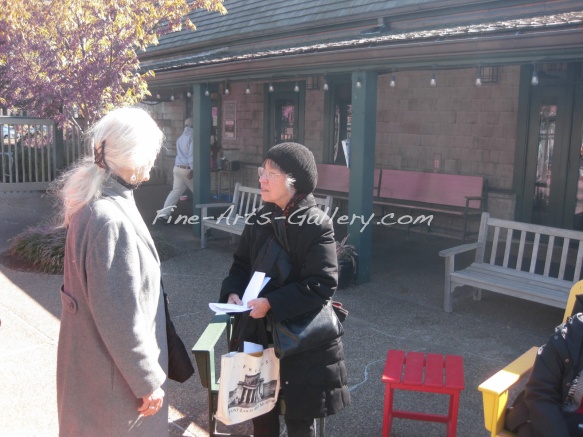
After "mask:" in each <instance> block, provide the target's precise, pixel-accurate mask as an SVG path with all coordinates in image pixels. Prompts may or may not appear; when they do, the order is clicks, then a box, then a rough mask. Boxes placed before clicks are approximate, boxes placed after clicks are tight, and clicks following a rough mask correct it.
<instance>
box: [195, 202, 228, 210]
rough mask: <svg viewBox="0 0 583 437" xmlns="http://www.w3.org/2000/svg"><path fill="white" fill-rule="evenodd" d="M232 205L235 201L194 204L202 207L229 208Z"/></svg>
mask: <svg viewBox="0 0 583 437" xmlns="http://www.w3.org/2000/svg"><path fill="white" fill-rule="evenodd" d="M232 205H234V203H197V204H196V205H194V206H196V207H197V208H200V209H202V208H227V207H229V206H232Z"/></svg>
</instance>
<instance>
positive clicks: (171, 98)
mask: <svg viewBox="0 0 583 437" xmlns="http://www.w3.org/2000/svg"><path fill="white" fill-rule="evenodd" d="M170 101H171V102H173V101H174V88H172V94H170Z"/></svg>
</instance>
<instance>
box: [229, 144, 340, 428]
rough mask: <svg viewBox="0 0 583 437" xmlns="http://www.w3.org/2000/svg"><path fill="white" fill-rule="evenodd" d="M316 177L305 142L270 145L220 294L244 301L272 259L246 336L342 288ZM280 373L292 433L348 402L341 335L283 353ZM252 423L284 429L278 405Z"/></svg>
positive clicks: (253, 302) (311, 306) (253, 304)
mask: <svg viewBox="0 0 583 437" xmlns="http://www.w3.org/2000/svg"><path fill="white" fill-rule="evenodd" d="M317 182H318V172H317V169H316V162H315V160H314V155H313V154H312V152H311V151H310V150H309V149H308V148H306V147H305V146H302V145H301V144H297V143H281V144H278V145H276V146H274V147H272V148H271V149H270V150H269V151H268V153H267V156H266V159H265V162H264V163H263V166H262V167H259V183H260V184H261V197H262V199H263V202H264V204H263V206H262V207H261V208H259V210H258V211H256V214H255V215H253V216H251V217H250V218H248V220H247V225H246V226H245V230H244V232H243V235H242V237H241V241H240V243H239V246H238V248H237V250H236V252H235V254H234V261H233V265H232V266H231V269H230V271H229V276H227V278H225V280H224V281H223V284H222V288H221V296H220V301H221V302H228V303H235V304H239V305H240V304H241V303H242V302H241V298H242V296H243V293H244V291H245V288H246V286H247V284H248V283H249V280H250V278H251V276H252V274H253V272H254V271H265V270H264V269H263V267H264V266H265V265H266V263H267V265H270V267H269V271H267V272H266V274H267V276H269V277H271V280H270V281H269V283H268V284H267V285H266V286H265V288H264V289H263V290H262V291H261V293H260V295H259V297H258V298H257V299H254V300H251V301H250V302H249V303H248V306H249V307H251V308H252V310H251V312H250V316H251V318H250V319H249V322H253V323H248V324H247V327H246V330H245V334H243V337H244V338H241V339H240V340H245V341H254V340H255V341H256V336H255V328H256V326H257V325H256V324H257V323H266V316H267V315H269V316H270V318H272V319H274V320H276V321H283V320H287V319H293V318H294V317H298V316H301V315H303V314H305V313H307V312H310V311H313V310H315V309H317V308H319V307H322V305H324V304H325V303H326V301H327V300H329V299H331V298H332V295H333V294H334V291H335V290H336V286H337V281H338V265H337V261H336V243H335V240H334V229H333V226H332V223H331V220H329V219H328V217H327V216H326V214H325V213H324V212H323V211H321V210H320V209H319V208H318V207H317V206H316V202H315V200H314V197H313V195H312V194H311V193H312V191H314V188H315V187H316V183H317ZM274 242H276V243H275V244H276V245H277V244H278V245H279V246H281V250H280V251H279V252H277V254H276V255H275V257H276V261H275V262H273V260H272V259H271V260H267V259H266V258H270V257H273V251H272V248H273V246H270V243H271V244H274ZM268 246H269V247H268ZM279 246H278V247H279ZM266 252H268V255H267V256H264V255H265V254H266ZM280 379H281V392H282V393H283V396H284V400H285V412H284V416H285V422H286V426H287V430H288V435H289V436H290V437H304V436H306V437H309V436H314V435H315V430H314V419H315V418H320V417H325V416H329V415H332V414H336V413H338V412H339V411H340V410H342V409H343V408H344V407H345V406H347V405H348V404H349V403H350V394H349V392H348V387H347V374H346V366H345V364H344V350H343V346H342V339H341V338H337V339H335V340H333V341H331V342H329V343H326V344H324V345H322V346H319V347H317V348H314V349H310V350H309V351H305V352H299V353H297V354H295V355H291V356H289V357H285V358H283V359H282V360H281V362H280ZM253 426H254V436H255V437H277V436H279V410H278V409H277V408H276V409H274V410H272V411H271V412H269V413H267V414H265V415H263V416H260V417H258V418H256V419H253Z"/></svg>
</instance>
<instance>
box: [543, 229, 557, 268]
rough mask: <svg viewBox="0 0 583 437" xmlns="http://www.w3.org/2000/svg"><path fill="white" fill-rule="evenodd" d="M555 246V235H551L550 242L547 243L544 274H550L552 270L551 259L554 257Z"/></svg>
mask: <svg viewBox="0 0 583 437" xmlns="http://www.w3.org/2000/svg"><path fill="white" fill-rule="evenodd" d="M554 247H555V236H554V235H551V236H550V237H549V242H548V243H547V256H546V258H545V270H544V275H545V276H549V272H550V271H551V260H552V259H553V249H554Z"/></svg>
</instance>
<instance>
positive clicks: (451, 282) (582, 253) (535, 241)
mask: <svg viewBox="0 0 583 437" xmlns="http://www.w3.org/2000/svg"><path fill="white" fill-rule="evenodd" d="M582 243H583V232H578V231H572V230H567V229H559V228H551V227H548V226H540V225H534V224H529V223H521V222H515V221H510V220H501V219H496V218H492V217H490V214H488V213H486V212H485V213H483V214H482V218H481V222H480V231H479V235H478V241H477V242H475V243H471V244H464V245H461V246H457V247H453V248H451V249H446V250H442V251H441V252H439V255H440V256H442V257H444V258H445V290H444V300H443V303H444V309H445V311H446V312H451V311H452V310H453V303H452V295H453V292H454V290H455V289H456V288H457V287H459V286H462V285H469V286H471V287H475V288H476V289H477V291H476V292H475V294H474V299H476V300H479V299H480V297H481V290H490V291H493V292H496V293H502V294H506V295H508V296H514V297H519V298H521V299H526V300H530V301H533V302H539V303H542V304H545V305H551V306H555V307H558V308H564V307H565V304H566V303H567V297H568V294H569V290H570V288H571V287H572V286H573V284H574V283H575V282H577V281H578V280H579V279H580V278H581V264H582V260H583V244H582ZM571 245H573V246H575V249H573V248H572V247H571ZM499 246H502V250H500V251H499ZM472 250H475V251H476V254H475V260H474V262H473V263H472V264H471V265H470V266H468V267H466V268H464V269H462V270H457V271H456V270H455V256H456V255H459V254H462V253H465V252H468V251H472ZM557 261H558V263H557Z"/></svg>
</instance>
